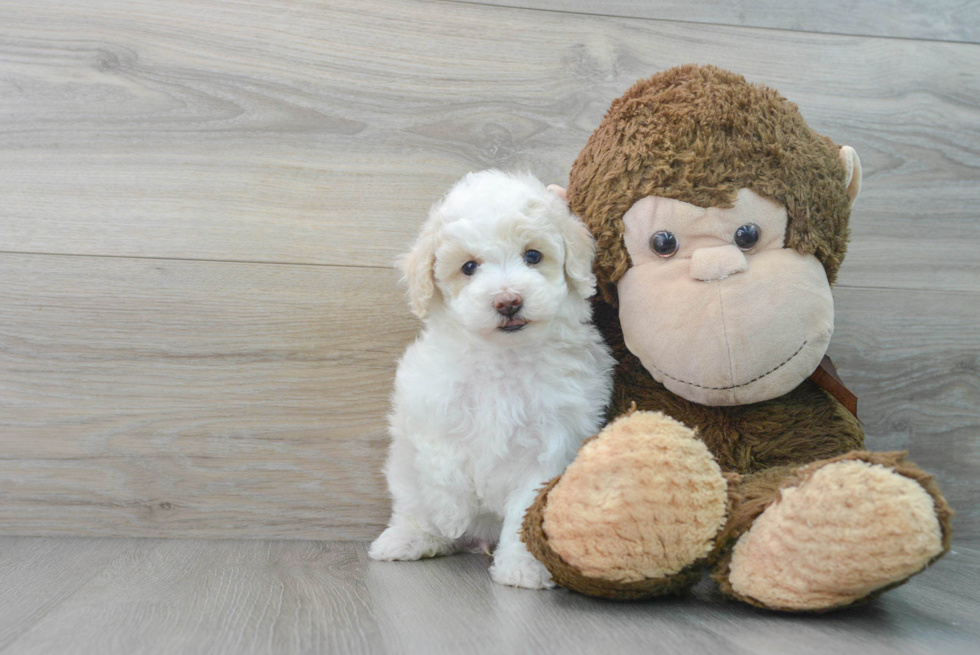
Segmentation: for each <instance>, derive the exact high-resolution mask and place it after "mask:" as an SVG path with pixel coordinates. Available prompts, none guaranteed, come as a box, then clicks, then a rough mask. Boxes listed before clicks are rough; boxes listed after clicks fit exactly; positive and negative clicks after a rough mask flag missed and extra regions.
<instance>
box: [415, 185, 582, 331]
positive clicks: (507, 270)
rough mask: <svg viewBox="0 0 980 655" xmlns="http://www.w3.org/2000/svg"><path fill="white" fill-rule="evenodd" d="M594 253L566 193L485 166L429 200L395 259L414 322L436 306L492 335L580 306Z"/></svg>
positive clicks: (526, 326) (541, 322)
mask: <svg viewBox="0 0 980 655" xmlns="http://www.w3.org/2000/svg"><path fill="white" fill-rule="evenodd" d="M593 253H594V243H593V240H592V236H591V234H590V233H589V231H588V229H587V228H586V227H585V225H584V224H583V223H582V222H581V221H579V220H578V219H577V218H576V217H574V216H573V215H572V214H571V213H570V212H569V210H568V206H567V204H566V203H565V201H564V199H562V198H561V197H559V196H558V195H557V194H555V193H553V192H551V191H548V190H546V189H545V187H544V185H543V184H541V182H539V181H538V180H537V179H535V178H534V177H532V176H531V175H527V174H518V175H510V174H505V173H502V172H500V171H495V170H490V171H483V172H480V173H471V174H469V175H467V176H466V177H464V178H463V179H462V180H460V181H459V182H458V183H457V184H456V185H455V186H454V187H453V188H452V190H450V192H449V193H448V194H447V195H446V197H445V198H443V199H442V200H441V201H440V202H438V203H436V205H435V206H433V208H432V210H431V211H430V213H429V218H428V220H427V221H426V223H425V225H423V226H422V231H421V233H420V234H419V237H418V240H417V241H416V242H415V245H414V247H413V248H412V250H411V252H409V253H408V254H407V255H405V256H404V257H402V258H401V260H400V265H401V268H402V270H403V272H404V274H405V280H406V281H407V283H408V291H409V298H410V305H411V308H412V311H413V312H414V313H415V314H416V315H417V316H418V317H419V318H425V317H427V316H428V315H429V313H430V311H431V310H433V308H434V307H435V306H436V305H438V306H439V307H440V308H441V309H444V310H445V313H446V314H447V315H448V316H449V317H450V318H452V319H454V320H455V321H456V322H458V323H459V324H460V325H462V326H463V327H464V328H465V329H467V330H469V331H471V332H475V333H480V334H483V335H486V336H490V335H500V334H513V333H516V332H524V333H528V332H532V331H534V330H535V329H536V328H537V326H541V325H544V324H546V323H547V322H549V321H550V320H551V319H553V318H554V317H555V316H556V315H557V314H558V313H559V312H560V311H562V310H563V309H567V308H568V307H578V308H582V307H585V306H586V305H585V303H584V299H586V298H588V297H589V296H591V295H592V293H593V292H594V290H595V276H594V275H593V274H592V256H593ZM566 305H567V306H568V307H566Z"/></svg>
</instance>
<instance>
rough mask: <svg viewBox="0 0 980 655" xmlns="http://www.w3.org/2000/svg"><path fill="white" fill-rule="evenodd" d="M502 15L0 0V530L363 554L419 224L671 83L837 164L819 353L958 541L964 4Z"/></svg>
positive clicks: (969, 129)
mask: <svg viewBox="0 0 980 655" xmlns="http://www.w3.org/2000/svg"><path fill="white" fill-rule="evenodd" d="M500 4H508V3H499V2H498V3H495V5H500ZM509 4H515V5H516V4H521V5H523V6H522V7H517V6H514V7H502V6H495V5H491V4H485V5H483V4H474V3H463V2H426V1H405V2H394V1H387V0H356V1H355V0H348V1H345V2H331V3H324V2H316V1H312V0H309V1H302V0H293V1H287V0H253V1H245V0H240V1H234V2H231V1H225V0H187V1H182V0H165V1H162V2H157V3H130V2H123V1H122V0H89V1H87V2H85V3H64V2H54V1H52V0H32V1H31V2H27V1H26V0H21V1H19V2H11V1H9V0H0V17H2V19H0V117H2V118H0V533H5V534H24V535H68V534H73V535H103V536H179V537H192V536H193V537H287V538H298V537H311V538H331V539H367V538H370V537H371V536H373V535H374V534H376V533H377V531H378V530H379V529H380V528H381V526H382V525H383V523H384V521H385V519H386V518H387V514H388V506H387V501H386V498H385V493H384V488H383V480H382V478H381V475H380V473H379V469H380V466H381V462H382V460H383V456H384V451H385V448H386V438H385V435H384V415H385V411H386V403H387V395H388V393H389V391H390V386H391V380H392V376H393V372H394V363H395V359H396V358H397V356H398V354H399V353H400V352H401V351H402V350H403V349H404V347H405V346H406V345H407V344H408V343H409V342H410V340H411V339H412V338H413V336H414V334H415V330H416V328H417V326H416V323H415V322H414V320H413V319H412V318H411V316H410V314H409V313H408V311H407V308H406V306H405V303H404V299H403V297H402V291H401V290H400V289H399V288H398V287H397V284H396V278H397V276H396V274H395V272H394V271H393V270H392V269H391V266H390V265H391V261H392V260H393V258H394V257H395V255H397V254H398V253H399V252H401V251H403V250H404V249H405V248H406V247H407V245H408V244H409V242H410V240H411V238H412V236H413V235H414V233H415V231H416V229H417V227H418V225H419V224H420V223H421V221H422V220H423V218H424V216H425V213H426V210H427V208H428V206H429V205H430V204H431V203H432V202H433V201H434V200H435V199H437V198H438V196H439V195H440V194H441V193H442V192H443V191H444V190H445V189H446V188H447V187H448V185H449V184H450V183H451V182H452V181H453V180H454V179H456V178H457V177H459V176H461V175H462V174H464V173H465V172H467V171H470V170H476V169H481V168H486V167H491V166H496V167H504V168H516V167H528V168H530V169H531V170H533V171H534V172H536V173H537V174H538V175H539V176H540V177H542V178H543V179H545V180H547V181H549V182H550V181H555V182H563V181H564V180H565V179H566V178H567V174H568V170H569V166H570V164H571V162H572V160H573V159H574V157H575V155H576V154H577V152H578V150H579V149H580V148H581V146H582V145H583V144H584V142H585V140H586V138H587V137H588V135H589V133H590V132H591V131H592V129H594V128H595V126H596V125H597V124H598V122H599V120H600V119H601V117H602V114H603V113H604V111H605V109H606V107H607V106H608V104H609V102H610V101H611V100H612V99H613V98H615V97H617V96H618V95H619V94H620V93H622V91H623V90H624V89H625V88H626V87H628V86H629V85H630V84H631V83H632V82H633V81H634V80H636V79H638V78H640V77H643V76H646V75H649V74H651V73H653V72H655V71H658V70H661V69H664V68H666V67H669V66H673V65H676V64H680V63H685V62H691V61H697V62H702V63H714V64H717V65H720V66H723V67H727V68H730V69H733V70H736V71H739V72H741V73H743V74H745V75H746V76H747V77H748V78H749V79H750V80H753V81H759V82H765V83H767V84H770V85H772V86H774V87H776V88H778V89H779V90H780V91H781V92H782V93H783V94H784V95H786V96H787V97H789V98H790V99H791V100H793V101H794V102H796V103H798V104H799V105H800V107H801V108H802V110H803V113H804V115H805V116H806V118H807V120H808V121H809V122H810V124H811V125H812V126H813V127H815V128H816V129H817V130H819V131H821V132H823V133H825V134H828V135H830V136H832V137H833V138H834V139H835V140H836V141H838V142H839V143H846V144H849V145H852V146H854V147H855V148H856V149H857V151H858V152H859V153H860V156H861V159H862V162H863V164H864V172H865V187H864V189H865V190H864V192H863V194H862V197H861V198H860V200H859V201H858V204H857V205H856V208H855V212H854V217H853V231H854V239H853V243H852V245H851V248H850V252H849V255H848V259H847V261H846V262H845V263H844V267H843V270H842V273H841V277H840V280H839V284H838V285H837V287H836V290H835V296H836V299H837V307H838V327H837V332H836V334H835V337H834V341H833V343H832V345H831V355H832V356H833V357H834V359H835V361H836V362H837V363H838V365H839V366H840V368H841V372H842V374H843V376H844V378H845V380H847V381H848V382H849V384H850V385H851V386H852V387H853V388H854V389H855V390H856V391H857V393H858V395H859V396H860V399H861V400H860V407H861V416H862V418H863V420H864V422H865V427H866V429H867V431H868V434H869V442H870V445H871V446H872V447H874V448H878V449H898V448H901V449H908V450H910V451H911V452H912V455H913V457H914V458H915V459H916V460H917V461H919V462H920V463H921V464H923V465H924V466H926V467H927V468H929V469H930V470H931V471H933V472H935V474H936V475H937V477H938V478H939V479H940V481H941V483H942V485H943V487H944V489H945V490H946V491H947V493H948V495H949V497H950V500H951V502H952V503H953V506H954V507H955V508H956V509H957V510H958V511H959V518H958V520H957V524H956V525H957V535H958V538H959V539H960V540H966V541H977V540H980V511H978V510H976V509H974V505H975V500H976V498H977V497H978V494H980V441H978V435H980V331H978V329H977V325H978V324H980V258H978V257H977V254H976V253H977V252H978V248H980V220H978V209H977V207H980V185H978V179H980V174H978V167H980V128H978V126H980V75H978V73H977V71H980V49H978V47H977V46H976V45H974V44H973V43H970V41H976V40H977V37H978V31H977V29H978V28H977V24H978V23H977V21H976V20H975V18H976V13H977V12H976V7H977V5H976V4H975V3H966V2H954V1H949V2H938V3H925V2H920V1H916V0H906V1H900V0H893V2H890V3H887V7H884V8H882V7H881V6H878V7H877V8H876V7H874V6H872V3H868V2H865V3H837V4H841V5H842V6H843V5H847V6H848V7H849V8H850V9H849V11H843V10H842V11H822V12H816V11H814V10H810V9H807V8H806V7H809V6H810V5H809V3H807V2H804V1H803V0H799V1H791V2H781V3H778V4H779V6H780V7H782V8H783V9H781V10H780V11H775V10H773V9H772V7H774V6H775V5H773V3H771V2H768V3H767V2H764V3H758V4H752V3H747V2H736V3H720V2H709V3H705V4H704V5H693V6H692V5H689V4H687V3H679V2H676V3H674V2H665V3H660V4H657V5H656V6H655V7H652V6H651V5H650V3H639V2H626V0H623V1H621V2H615V3H609V4H608V8H606V9H603V11H606V12H607V13H610V14H616V15H612V16H602V15H596V14H597V11H596V9H595V7H596V6H598V5H596V4H593V3H584V2H581V1H577V2H568V3H558V2H557V1H551V0H533V1H531V0H529V1H528V2H520V3H518V2H513V3H509ZM527 7H532V8H527ZM533 7H537V8H538V9H534V8H533ZM603 7H606V5H603ZM787 7H793V8H795V9H796V11H794V12H789V11H788V9H786V8H787ZM869 7H870V8H869ZM879 18H880V20H879ZM880 37H892V38H880ZM898 37H900V38H898Z"/></svg>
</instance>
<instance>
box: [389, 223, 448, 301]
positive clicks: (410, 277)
mask: <svg viewBox="0 0 980 655" xmlns="http://www.w3.org/2000/svg"><path fill="white" fill-rule="evenodd" d="M437 209H438V208H437V207H433V208H432V211H431V212H429V218H428V220H427V221H426V222H425V224H424V225H423V226H422V230H421V231H420V232H419V236H418V238H417V239H416V240H415V245H413V246H412V250H411V251H410V252H408V253H407V254H404V255H402V256H401V257H399V258H398V267H399V268H401V270H402V274H403V275H404V278H403V280H404V281H405V283H406V284H407V285H408V304H409V307H411V308H412V313H413V314H415V315H416V316H418V317H419V318H425V317H426V316H428V315H429V307H431V306H432V300H433V298H434V297H435V295H436V293H437V289H436V280H435V265H436V245H437V242H438V236H439V218H438V212H437Z"/></svg>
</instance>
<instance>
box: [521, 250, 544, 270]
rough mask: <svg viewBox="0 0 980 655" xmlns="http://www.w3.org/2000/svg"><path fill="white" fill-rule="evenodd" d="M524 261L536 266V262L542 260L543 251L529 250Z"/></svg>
mask: <svg viewBox="0 0 980 655" xmlns="http://www.w3.org/2000/svg"><path fill="white" fill-rule="evenodd" d="M524 261H525V262H527V263H528V264H529V265H530V266H534V265H535V264H538V263H540V262H541V253H540V252H538V251H537V250H528V251H527V252H526V253H524Z"/></svg>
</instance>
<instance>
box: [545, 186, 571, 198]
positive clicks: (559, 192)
mask: <svg viewBox="0 0 980 655" xmlns="http://www.w3.org/2000/svg"><path fill="white" fill-rule="evenodd" d="M548 191H551V192H552V193H553V194H555V195H556V196H558V197H559V198H561V199H562V200H564V201H565V202H568V193H567V192H566V191H565V187H563V186H558V185H557V184H549V185H548Z"/></svg>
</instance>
